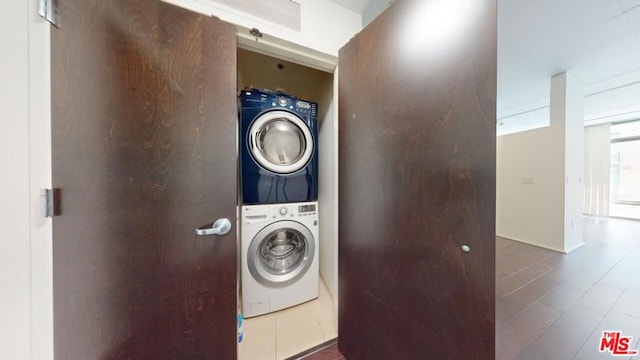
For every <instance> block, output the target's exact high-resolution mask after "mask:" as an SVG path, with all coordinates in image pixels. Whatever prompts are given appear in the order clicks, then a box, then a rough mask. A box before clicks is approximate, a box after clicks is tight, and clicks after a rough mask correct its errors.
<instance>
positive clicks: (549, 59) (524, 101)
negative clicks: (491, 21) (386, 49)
mask: <svg viewBox="0 0 640 360" xmlns="http://www.w3.org/2000/svg"><path fill="white" fill-rule="evenodd" d="M332 1H333V2H335V3H337V4H339V5H341V6H344V7H346V8H348V9H351V10H353V11H356V12H359V13H362V12H363V10H364V9H365V8H366V6H367V5H368V3H369V2H375V0H332ZM562 72H569V73H571V74H573V76H574V77H576V78H577V79H578V80H580V81H581V82H582V83H583V84H584V85H585V92H586V94H587V95H591V94H597V93H601V92H605V91H606V90H608V89H616V88H620V87H624V85H626V84H632V83H638V84H640V0H535V1H531V0H498V98H497V101H498V103H497V107H498V108H497V114H498V120H500V119H506V118H511V117H513V116H514V115H516V114H520V113H527V112H529V111H531V110H534V109H540V108H544V107H546V106H548V105H549V91H550V79H551V77H552V76H553V75H556V74H559V73H562ZM638 87H639V88H640V85H638ZM627 97H628V96H627ZM618 98H619V97H618V96H609V97H608V98H607V99H606V101H607V102H608V103H609V104H608V105H607V106H609V107H615V104H613V103H612V102H615V101H617V99H618ZM625 101H626V103H625V105H624V106H627V107H628V106H629V101H630V99H628V98H627V99H626V100H625ZM632 101H635V98H634V99H632ZM637 103H638V106H640V98H638V100H637ZM621 106H623V105H622V104H621ZM585 111H586V112H587V111H592V112H593V111H595V110H590V108H589V107H588V106H587V105H586V104H585ZM543 113H544V112H543ZM547 113H548V111H547ZM590 116H591V117H593V116H594V115H593V114H587V113H585V118H589V117H590ZM523 119H524V118H523ZM523 121H526V120H523Z"/></svg>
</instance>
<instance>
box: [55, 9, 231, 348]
mask: <svg viewBox="0 0 640 360" xmlns="http://www.w3.org/2000/svg"><path fill="white" fill-rule="evenodd" d="M59 5H60V9H59V17H60V20H61V28H60V29H52V33H51V41H52V43H51V46H52V49H51V53H52V58H51V63H52V90H53V98H52V112H53V114H52V118H53V119H52V142H53V144H52V148H53V159H52V163H53V186H54V187H56V188H60V189H61V197H62V199H61V201H62V204H61V206H62V208H61V212H62V215H61V216H59V217H56V218H55V219H54V221H53V272H54V279H53V281H54V283H53V284H54V338H55V358H56V359H59V360H73V359H105V360H109V359H235V358H236V341H235V336H236V331H235V329H236V326H235V321H236V319H235V314H236V279H237V278H236V235H235V229H234V230H233V231H231V232H230V233H229V234H227V235H225V236H222V237H202V236H200V237H199V236H196V235H195V232H194V229H195V228H196V227H198V226H201V225H204V224H207V223H210V222H211V221H212V220H214V219H215V218H221V217H227V218H229V219H232V221H234V219H235V208H236V173H237V171H236V150H235V146H236V141H235V137H236V105H235V104H236V100H235V76H236V34H235V29H234V28H233V27H232V26H230V25H228V24H225V23H222V22H220V21H218V20H216V19H213V18H209V17H203V16H198V15H196V14H194V13H190V12H188V11H185V10H182V9H179V8H176V7H173V6H171V5H168V4H165V3H161V2H159V1H155V0H140V1H129V0H102V1H95V0H92V1H87V0H65V1H60V2H59Z"/></svg>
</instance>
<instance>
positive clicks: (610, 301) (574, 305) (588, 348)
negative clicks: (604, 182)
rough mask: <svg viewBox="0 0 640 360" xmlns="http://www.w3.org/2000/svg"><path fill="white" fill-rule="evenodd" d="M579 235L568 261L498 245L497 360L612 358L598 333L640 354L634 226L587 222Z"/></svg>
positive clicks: (637, 227) (638, 236)
mask: <svg viewBox="0 0 640 360" xmlns="http://www.w3.org/2000/svg"><path fill="white" fill-rule="evenodd" d="M584 233H585V242H586V245H585V246H583V247H582V248H580V249H578V250H575V251H574V252H572V253H570V254H568V255H563V254H560V253H556V252H553V251H550V250H545V249H541V248H537V247H534V246H530V245H525V244H521V243H518V242H514V241H510V240H506V239H501V238H498V239H497V242H496V251H497V253H496V259H497V261H496V262H497V264H496V292H497V293H496V358H497V359H522V360H528V359H532V360H533V359H535V360H546V359H563V360H565V359H580V360H582V359H611V358H613V357H612V355H611V353H600V352H599V344H600V338H601V336H602V331H621V332H622V335H623V336H632V337H633V339H632V344H631V347H630V348H631V349H637V348H638V347H640V346H639V344H638V340H639V339H640V222H633V221H626V220H616V219H611V220H604V219H593V218H588V219H585V232H584ZM616 358H623V359H627V358H629V357H619V356H616Z"/></svg>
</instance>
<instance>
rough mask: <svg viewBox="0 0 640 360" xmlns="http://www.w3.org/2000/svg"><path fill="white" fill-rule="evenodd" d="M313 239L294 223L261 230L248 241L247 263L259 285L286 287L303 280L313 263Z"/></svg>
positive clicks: (275, 224) (279, 223) (272, 225)
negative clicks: (249, 242) (301, 278)
mask: <svg viewBox="0 0 640 360" xmlns="http://www.w3.org/2000/svg"><path fill="white" fill-rule="evenodd" d="M314 254H315V239H314V238H313V235H312V234H311V232H310V231H309V229H307V227H306V226H304V225H302V224H300V223H299V222H296V221H289V220H284V221H278V222H275V223H272V224H269V225H268V226H266V227H264V228H263V229H262V230H260V232H258V233H257V234H256V236H255V237H254V238H253V240H251V244H250V245H249V250H248V252H247V264H248V266H249V272H250V273H251V276H253V278H254V279H255V280H256V281H257V282H259V283H260V284H262V285H265V286H271V287H277V286H286V285H289V284H291V283H293V282H295V281H296V280H298V279H299V278H300V277H302V276H303V275H304V274H305V273H306V272H307V270H308V269H309V267H310V266H311V263H312V262H313V257H314Z"/></svg>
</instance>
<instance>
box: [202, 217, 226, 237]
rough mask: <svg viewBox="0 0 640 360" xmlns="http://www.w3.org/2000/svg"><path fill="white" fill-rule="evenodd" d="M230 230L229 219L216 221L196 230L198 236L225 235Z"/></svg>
mask: <svg viewBox="0 0 640 360" xmlns="http://www.w3.org/2000/svg"><path fill="white" fill-rule="evenodd" d="M230 230H231V221H229V219H218V220H216V221H215V222H213V223H211V224H207V225H205V226H202V227H199V228H197V229H196V234H198V235H226V234H227V233H229V231H230Z"/></svg>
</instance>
